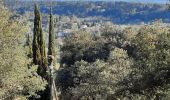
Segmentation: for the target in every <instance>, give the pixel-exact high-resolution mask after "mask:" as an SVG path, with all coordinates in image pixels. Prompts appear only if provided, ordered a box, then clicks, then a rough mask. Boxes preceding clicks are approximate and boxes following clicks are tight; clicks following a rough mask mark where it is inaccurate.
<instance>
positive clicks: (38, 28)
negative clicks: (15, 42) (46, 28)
mask: <svg viewBox="0 0 170 100" xmlns="http://www.w3.org/2000/svg"><path fill="white" fill-rule="evenodd" d="M34 14H35V19H34V38H33V48H32V49H33V63H34V64H36V65H39V67H38V73H39V74H40V75H41V76H43V77H44V78H45V75H46V70H47V58H46V51H45V41H44V37H43V32H42V22H41V15H40V11H39V7H38V5H37V4H35V10H34Z"/></svg>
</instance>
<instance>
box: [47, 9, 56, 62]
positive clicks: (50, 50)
mask: <svg viewBox="0 0 170 100" xmlns="http://www.w3.org/2000/svg"><path fill="white" fill-rule="evenodd" d="M48 55H51V56H53V57H54V61H53V65H56V59H55V58H56V57H55V56H56V55H55V33H54V19H53V15H52V8H51V13H50V22H49V42H48ZM48 62H49V64H50V62H51V61H50V60H49V61H48Z"/></svg>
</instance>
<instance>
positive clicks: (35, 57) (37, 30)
mask: <svg viewBox="0 0 170 100" xmlns="http://www.w3.org/2000/svg"><path fill="white" fill-rule="evenodd" d="M34 15H35V18H34V30H33V31H34V35H33V42H32V52H33V63H34V64H35V65H39V64H40V61H41V54H40V50H39V44H38V39H39V37H38V36H39V34H40V30H41V29H40V28H41V27H40V26H41V25H40V24H41V22H40V21H41V20H40V12H39V10H38V5H36V4H35V9H34Z"/></svg>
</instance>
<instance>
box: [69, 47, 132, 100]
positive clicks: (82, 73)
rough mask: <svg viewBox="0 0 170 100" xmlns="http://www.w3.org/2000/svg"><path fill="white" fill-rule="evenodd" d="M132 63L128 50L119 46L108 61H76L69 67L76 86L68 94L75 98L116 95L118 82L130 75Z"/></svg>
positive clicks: (102, 97)
mask: <svg viewBox="0 0 170 100" xmlns="http://www.w3.org/2000/svg"><path fill="white" fill-rule="evenodd" d="M115 54H116V55H115ZM131 65H132V62H131V60H130V59H129V58H128V55H127V53H126V51H124V50H122V49H119V48H115V49H114V50H113V51H112V53H111V55H110V57H109V59H108V62H104V61H101V60H97V61H95V62H93V63H88V62H85V61H80V62H76V63H75V64H74V66H72V67H71V68H69V71H70V73H71V79H72V80H71V82H73V85H74V87H73V88H71V89H68V90H67V93H68V94H67V95H69V93H72V94H73V97H72V98H74V99H83V98H84V99H85V98H86V99H87V98H91V99H92V98H96V99H97V98H100V99H107V98H108V97H109V96H112V95H115V92H116V91H117V89H119V88H118V87H116V85H117V83H118V82H119V81H122V80H123V79H124V78H125V77H127V76H128V74H129V73H130V72H131ZM67 77H68V76H67ZM66 97H67V96H66Z"/></svg>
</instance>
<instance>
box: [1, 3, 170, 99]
mask: <svg viewBox="0 0 170 100" xmlns="http://www.w3.org/2000/svg"><path fill="white" fill-rule="evenodd" d="M40 5H41V4H39V3H37V2H35V4H34V5H33V11H31V12H28V13H25V14H18V13H16V12H14V11H13V9H11V8H10V7H9V6H8V5H6V4H5V2H4V1H3V0H0V100H169V99H170V27H169V23H164V22H162V20H159V19H158V20H156V21H155V20H154V21H152V22H150V23H147V24H136V25H119V24H114V23H113V22H110V21H102V22H99V21H96V19H94V20H93V19H91V21H89V20H87V19H83V18H79V17H76V16H71V17H68V16H64V15H63V16H60V15H55V14H54V12H53V11H54V10H55V8H54V7H53V6H49V7H48V13H45V14H44V13H42V11H41V7H40ZM58 9H59V8H58ZM169 18H170V17H169Z"/></svg>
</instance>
